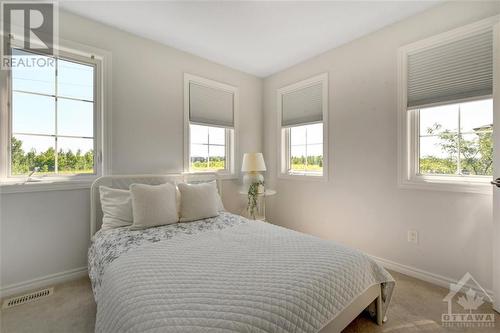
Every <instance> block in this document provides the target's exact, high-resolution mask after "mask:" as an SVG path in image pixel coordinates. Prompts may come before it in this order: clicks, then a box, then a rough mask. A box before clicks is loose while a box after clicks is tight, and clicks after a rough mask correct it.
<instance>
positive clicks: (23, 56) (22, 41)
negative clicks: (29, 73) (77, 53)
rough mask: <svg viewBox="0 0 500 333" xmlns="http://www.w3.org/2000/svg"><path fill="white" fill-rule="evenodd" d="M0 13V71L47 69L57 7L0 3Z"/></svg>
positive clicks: (39, 3) (41, 3)
mask: <svg viewBox="0 0 500 333" xmlns="http://www.w3.org/2000/svg"><path fill="white" fill-rule="evenodd" d="M0 10H1V16H0V17H1V23H2V24H1V32H0V33H1V35H2V43H1V68H2V69H9V68H13V67H23V68H28V67H47V66H51V64H50V62H53V61H54V58H53V57H52V56H54V55H56V54H55V53H56V48H55V47H54V46H55V45H57V42H58V41H57V36H58V31H57V30H58V25H57V23H58V17H57V13H58V12H57V4H56V3H55V2H53V1H50V2H47V1H36V2H27V1H0ZM47 56H48V57H47Z"/></svg>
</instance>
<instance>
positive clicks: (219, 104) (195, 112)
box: [189, 82, 234, 127]
mask: <svg viewBox="0 0 500 333" xmlns="http://www.w3.org/2000/svg"><path fill="white" fill-rule="evenodd" d="M189 121H190V122H193V123H197V124H205V125H212V126H220V127H234V94H233V93H232V92H228V91H225V90H221V89H214V88H210V87H206V86H203V85H200V84H196V83H192V82H191V83H190V84H189Z"/></svg>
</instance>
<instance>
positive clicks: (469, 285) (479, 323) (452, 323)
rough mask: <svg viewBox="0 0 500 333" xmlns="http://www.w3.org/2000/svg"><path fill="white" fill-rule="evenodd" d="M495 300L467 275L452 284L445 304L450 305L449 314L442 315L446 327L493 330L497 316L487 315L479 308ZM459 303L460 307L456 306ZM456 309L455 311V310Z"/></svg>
mask: <svg viewBox="0 0 500 333" xmlns="http://www.w3.org/2000/svg"><path fill="white" fill-rule="evenodd" d="M487 301H488V302H491V303H493V300H492V299H491V297H490V296H489V294H488V293H487V292H486V290H484V288H483V287H481V285H480V284H479V283H478V282H477V281H476V279H474V277H473V276H472V275H471V274H470V273H466V274H465V275H464V276H463V277H462V279H460V281H458V282H457V283H451V284H450V292H449V293H448V295H446V296H445V298H444V299H443V302H447V303H448V312H447V313H443V314H442V315H441V324H442V326H444V327H460V328H493V327H495V314H494V313H493V312H489V313H485V311H481V310H480V309H479V308H480V307H481V305H483V303H485V302H487ZM454 303H457V304H458V305H459V306H457V305H455V307H454V306H453V305H454ZM454 308H455V309H454Z"/></svg>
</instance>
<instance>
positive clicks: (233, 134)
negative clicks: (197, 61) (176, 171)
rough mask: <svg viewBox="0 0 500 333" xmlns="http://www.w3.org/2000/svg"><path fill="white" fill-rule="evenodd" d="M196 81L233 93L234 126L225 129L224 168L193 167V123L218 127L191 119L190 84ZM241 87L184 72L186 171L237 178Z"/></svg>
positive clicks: (224, 177) (223, 177)
mask: <svg viewBox="0 0 500 333" xmlns="http://www.w3.org/2000/svg"><path fill="white" fill-rule="evenodd" d="M191 82H192V83H196V84H199V85H202V86H206V87H209V88H212V89H218V90H223V91H227V92H230V93H232V94H233V119H234V127H233V128H227V127H223V128H224V129H225V152H226V163H225V167H226V168H225V169H224V170H207V171H199V170H193V169H191V129H190V127H191V125H200V126H207V127H217V126H215V125H208V124H201V123H197V122H191V121H190V120H189V97H190V96H189V85H190V83H191ZM238 119H239V89H238V87H235V86H231V85H228V84H225V83H222V82H218V81H214V80H210V79H207V78H203V77H200V76H196V75H193V74H189V73H184V172H185V173H189V174H207V173H215V174H217V176H218V177H219V178H222V179H235V178H237V172H236V170H237V169H236V168H237V161H236V158H235V157H236V156H238V136H239V122H238Z"/></svg>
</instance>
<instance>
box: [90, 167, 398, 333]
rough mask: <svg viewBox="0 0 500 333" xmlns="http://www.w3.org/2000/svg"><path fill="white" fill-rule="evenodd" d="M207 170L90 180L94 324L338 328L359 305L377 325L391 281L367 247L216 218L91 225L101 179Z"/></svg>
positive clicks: (112, 327) (164, 328) (112, 181)
mask: <svg viewBox="0 0 500 333" xmlns="http://www.w3.org/2000/svg"><path fill="white" fill-rule="evenodd" d="M212 177H213V176H210V175H207V176H196V177H194V176H185V175H180V174H175V175H142V176H137V175H133V176H105V177H101V178H99V179H97V180H96V181H95V182H94V184H93V185H92V188H91V225H90V230H91V237H92V241H91V246H90V248H89V253H88V260H89V261H88V266H89V267H88V268H89V277H90V279H91V282H92V288H93V292H94V297H95V300H96V303H97V316H96V326H95V330H96V332H106V333H111V332H283V333H285V332H304V333H309V332H310V333H316V332H321V333H327V332H340V331H341V330H342V329H344V328H345V327H346V326H347V325H348V324H349V323H350V322H351V321H352V320H353V319H354V318H356V317H357V316H358V315H359V314H360V313H361V312H362V311H364V310H366V311H367V312H368V313H369V314H370V315H371V316H372V317H373V319H374V320H375V321H376V322H377V323H378V324H379V325H381V324H382V322H383V319H384V318H385V315H386V312H387V308H388V305H389V302H390V299H391V296H392V292H393V289H394V279H393V278H392V277H391V275H390V274H389V273H388V272H387V271H386V270H384V269H383V268H382V267H381V266H379V265H378V264H377V263H375V262H374V261H373V260H372V259H371V258H370V257H368V256H367V255H365V254H363V253H361V252H359V251H356V250H354V249H351V248H348V247H345V246H342V245H340V244H337V243H335V242H333V241H327V240H322V239H319V238H316V237H313V236H310V235H305V234H302V233H299V232H295V231H292V230H289V229H286V228H282V227H279V226H275V225H272V224H270V223H266V222H261V221H253V220H248V219H245V218H243V217H241V216H238V215H235V214H231V213H229V212H223V213H221V214H220V215H219V216H217V217H214V218H209V219H204V220H198V221H193V222H187V223H176V224H171V225H167V226H161V227H154V228H149V229H145V230H137V231H132V230H129V229H128V228H117V229H112V230H99V229H100V223H101V219H102V211H101V208H100V202H99V186H100V185H105V186H109V187H113V188H120V189H128V187H129V185H130V184H132V183H142V184H150V185H157V184H163V183H165V182H179V181H189V182H198V181H207V180H209V179H210V178H212Z"/></svg>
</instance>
